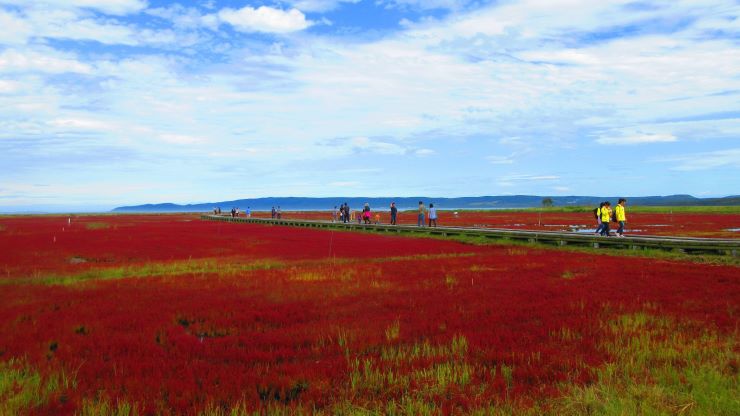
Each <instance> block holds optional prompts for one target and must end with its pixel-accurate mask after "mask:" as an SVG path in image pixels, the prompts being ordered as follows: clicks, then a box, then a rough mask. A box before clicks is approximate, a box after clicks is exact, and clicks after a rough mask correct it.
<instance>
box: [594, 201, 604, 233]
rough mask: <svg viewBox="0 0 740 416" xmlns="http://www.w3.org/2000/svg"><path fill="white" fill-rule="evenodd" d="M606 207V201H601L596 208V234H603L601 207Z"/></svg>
mask: <svg viewBox="0 0 740 416" xmlns="http://www.w3.org/2000/svg"><path fill="white" fill-rule="evenodd" d="M602 208H604V202H601V203H599V207H598V208H596V209H595V210H594V215H595V216H596V231H594V233H595V234H596V235H600V234H601V227H602V225H601V209H602Z"/></svg>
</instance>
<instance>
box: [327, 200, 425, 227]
mask: <svg viewBox="0 0 740 416" xmlns="http://www.w3.org/2000/svg"><path fill="white" fill-rule="evenodd" d="M390 214H391V221H390V224H391V225H397V224H398V207H396V203H395V202H391V205H390ZM417 215H418V221H417V225H418V226H419V227H423V226H424V224H425V219H427V218H428V220H429V225H428V226H429V227H436V226H437V209H436V208H434V204H429V209H427V208H426V206H425V205H424V201H419V208H418V214H417ZM331 221H332V222H343V223H349V222H354V221H357V223H358V224H363V223H364V224H380V214H379V213H375V215H374V216H373V214H372V211H371V209H370V204H368V203H365V205H364V206H363V207H362V211H360V212H355V211H352V209H350V207H349V204H347V203H346V202H345V203H343V204H341V205H339V208H337V207H336V206H335V207H334V210H333V211H332V215H331Z"/></svg>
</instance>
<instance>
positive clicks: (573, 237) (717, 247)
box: [201, 215, 740, 257]
mask: <svg viewBox="0 0 740 416" xmlns="http://www.w3.org/2000/svg"><path fill="white" fill-rule="evenodd" d="M201 219H203V220H210V221H226V222H242V223H253V224H270V225H277V226H290V227H307V228H326V229H340V230H350V231H363V232H375V233H398V234H411V235H420V236H423V235H432V236H441V237H456V236H457V237H482V238H490V239H494V240H501V241H503V242H505V241H523V242H529V243H541V244H549V245H555V246H582V247H592V248H613V249H626V250H648V249H658V250H666V251H677V252H682V253H687V254H717V255H727V256H733V257H736V256H737V255H738V252H740V239H718V238H692V237H670V236H647V235H643V236H628V237H623V238H618V237H608V238H607V237H599V236H595V235H593V234H581V233H573V232H557V231H527V230H510V229H499V228H472V227H431V228H430V227H417V226H412V225H388V224H368V225H366V224H357V223H346V224H345V223H341V222H330V221H312V220H301V219H280V220H277V219H276V220H272V219H263V218H245V217H237V218H233V217H231V216H228V215H226V216H225V215H202V216H201Z"/></svg>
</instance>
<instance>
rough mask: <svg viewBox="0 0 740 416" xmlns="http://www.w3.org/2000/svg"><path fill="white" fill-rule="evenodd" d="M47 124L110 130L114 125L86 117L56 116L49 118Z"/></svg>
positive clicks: (67, 127) (60, 126)
mask: <svg viewBox="0 0 740 416" xmlns="http://www.w3.org/2000/svg"><path fill="white" fill-rule="evenodd" d="M49 125H51V126H53V127H58V128H65V129H75V130H111V129H113V128H116V126H115V125H113V124H110V123H107V122H105V121H101V120H95V119H87V118H57V119H54V120H51V121H50V122H49Z"/></svg>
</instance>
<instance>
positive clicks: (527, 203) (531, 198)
mask: <svg viewBox="0 0 740 416" xmlns="http://www.w3.org/2000/svg"><path fill="white" fill-rule="evenodd" d="M544 198H551V199H552V201H553V205H554V206H556V207H566V206H594V205H598V204H599V202H601V201H612V203H616V201H617V200H618V199H619V198H620V197H613V196H612V197H604V196H549V197H548V196H537V195H501V196H474V197H460V198H429V197H424V196H415V197H397V198H393V197H374V198H363V197H325V198H305V197H270V198H248V199H236V200H232V201H220V202H205V203H198V204H186V205H178V204H172V203H163V204H144V205H133V206H124V207H118V208H115V209H113V212H209V211H212V210H213V208H214V207H220V208H221V209H222V210H224V211H229V210H231V208H234V207H236V208H240V209H241V210H242V211H243V210H244V209H246V208H247V207H249V208H250V209H251V210H252V211H267V210H270V209H272V207H278V206H279V207H280V208H281V209H282V210H283V211H307V210H330V209H332V208H333V207H334V206H338V205H340V204H342V203H344V202H347V203H348V204H349V206H350V208H360V207H362V206H363V205H364V204H365V203H368V204H370V207H373V208H380V207H382V208H386V207H388V206H389V205H390V203H391V202H395V203H396V206H397V207H398V208H399V209H401V210H404V209H412V208H415V207H416V206H417V205H418V203H419V201H424V203H425V204H427V205H428V204H429V203H430V202H431V203H434V204H435V206H437V207H438V208H440V209H504V208H535V207H541V206H542V200H543V199H544ZM626 198H627V200H628V201H629V204H630V205H642V206H667V205H671V206H723V205H724V206H737V205H740V195H733V196H728V197H724V198H696V197H694V196H691V195H668V196H639V197H629V196H628V197H626Z"/></svg>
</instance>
